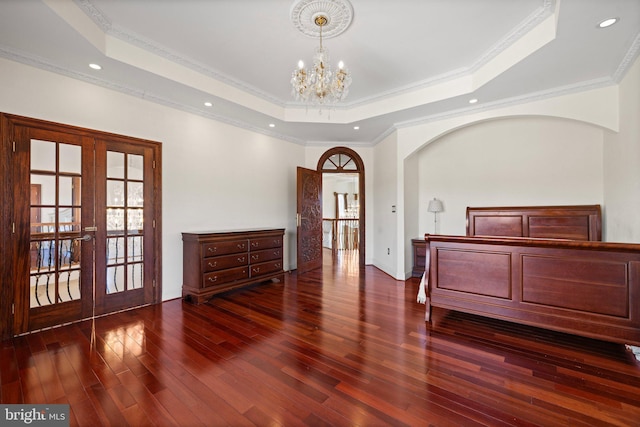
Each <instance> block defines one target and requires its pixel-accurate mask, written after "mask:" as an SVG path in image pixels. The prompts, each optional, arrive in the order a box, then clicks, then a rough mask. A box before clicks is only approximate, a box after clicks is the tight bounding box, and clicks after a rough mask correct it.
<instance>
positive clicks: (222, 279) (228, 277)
mask: <svg viewBox="0 0 640 427" xmlns="http://www.w3.org/2000/svg"><path fill="white" fill-rule="evenodd" d="M248 277H249V267H248V266H246V267H236V268H229V269H227V270H219V271H213V272H211V273H206V274H205V275H204V276H203V277H202V285H203V286H204V287H205V288H206V287H208V286H216V285H223V284H227V283H229V282H233V281H234V280H242V279H247V278H248Z"/></svg>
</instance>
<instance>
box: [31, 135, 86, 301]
mask: <svg viewBox="0 0 640 427" xmlns="http://www.w3.org/2000/svg"><path fill="white" fill-rule="evenodd" d="M30 153H31V155H30V157H31V174H30V177H31V180H30V187H31V201H30V217H31V218H30V227H29V229H30V251H29V252H30V264H29V267H30V307H31V308H36V307H43V306H50V305H54V304H59V303H64V302H68V301H73V300H77V299H80V272H81V268H80V240H79V239H78V237H80V230H81V223H80V219H81V216H80V214H81V206H80V204H81V200H80V194H81V181H82V177H81V166H82V160H81V153H82V149H81V147H80V146H76V145H72V144H64V143H58V142H52V141H41V140H35V139H34V140H31V143H30Z"/></svg>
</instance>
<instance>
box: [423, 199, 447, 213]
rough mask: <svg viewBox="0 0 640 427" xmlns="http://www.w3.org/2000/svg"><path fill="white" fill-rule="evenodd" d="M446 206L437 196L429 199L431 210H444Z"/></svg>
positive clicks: (428, 209)
mask: <svg viewBox="0 0 640 427" xmlns="http://www.w3.org/2000/svg"><path fill="white" fill-rule="evenodd" d="M443 210H444V207H443V206H442V202H441V201H440V200H438V199H436V198H434V199H433V200H429V206H428V207H427V211H429V212H442V211H443Z"/></svg>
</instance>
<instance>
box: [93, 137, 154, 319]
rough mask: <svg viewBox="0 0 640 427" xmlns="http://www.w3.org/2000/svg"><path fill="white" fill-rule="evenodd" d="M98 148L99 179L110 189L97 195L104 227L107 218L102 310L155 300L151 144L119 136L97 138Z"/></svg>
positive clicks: (100, 253) (100, 256)
mask: <svg viewBox="0 0 640 427" xmlns="http://www.w3.org/2000/svg"><path fill="white" fill-rule="evenodd" d="M96 150H97V152H98V153H97V159H98V162H97V163H98V165H97V175H98V182H104V186H105V189H106V191H105V193H104V194H105V197H104V200H103V199H102V198H101V197H98V206H99V208H98V210H97V211H96V212H97V216H98V219H97V220H98V224H99V227H100V224H101V223H103V224H104V229H105V230H106V235H105V236H104V241H103V240H102V239H101V238H100V237H99V238H98V240H97V241H96V244H97V245H98V248H97V252H96V255H97V261H96V266H97V268H98V270H97V277H98V279H99V280H98V282H97V283H99V286H98V288H97V289H98V293H97V295H96V298H97V300H98V306H99V310H98V311H99V312H102V311H113V310H118V309H123V308H128V307H133V306H137V305H141V304H146V303H150V302H152V292H151V291H152V288H153V283H152V276H153V262H154V260H153V256H152V255H151V254H152V253H153V252H149V249H152V248H153V238H154V233H153V224H151V226H150V224H147V221H148V219H149V218H153V216H152V215H153V204H152V203H149V202H148V201H149V200H151V199H152V194H151V193H150V192H151V191H152V190H153V176H152V175H153V174H152V163H153V156H152V153H151V150H148V149H145V148H143V147H135V146H131V145H127V144H122V143H119V142H114V141H98V142H97V144H96ZM103 177H104V181H103V180H102V178H103ZM100 185H102V184H100ZM98 194H99V195H100V194H102V193H101V192H98ZM149 222H152V221H149ZM103 263H104V265H103ZM103 274H104V280H100V278H101V277H102V275H103Z"/></svg>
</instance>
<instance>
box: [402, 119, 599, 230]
mask: <svg viewBox="0 0 640 427" xmlns="http://www.w3.org/2000/svg"><path fill="white" fill-rule="evenodd" d="M602 134H603V131H602V129H600V128H597V127H595V126H592V125H588V124H584V123H580V122H576V121H573V120H566V119H554V118H549V117H517V118H505V119H496V120H492V121H485V122H480V123H477V124H474V125H470V126H468V127H465V128H462V129H459V130H456V131H454V132H452V133H449V134H447V135H445V136H443V137H441V138H439V139H438V140H437V141H434V142H432V143H431V144H429V145H427V146H426V147H425V148H423V149H422V150H421V151H420V152H419V153H418V157H419V170H420V172H419V178H418V181H419V182H420V194H419V204H418V209H419V212H420V214H419V221H420V222H419V229H420V230H421V233H420V234H421V235H424V233H427V232H428V233H433V232H434V230H433V227H434V224H433V214H432V213H430V212H427V205H428V203H429V200H431V199H433V198H434V197H437V198H438V199H440V200H442V202H443V204H444V207H445V210H444V212H441V213H439V214H438V233H439V234H454V235H464V234H465V233H466V222H465V220H466V217H465V215H466V208H467V206H540V205H574V204H602V201H603V184H602V182H603V181H602V180H603V168H602V145H603V137H602ZM415 237H419V236H415Z"/></svg>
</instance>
